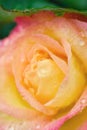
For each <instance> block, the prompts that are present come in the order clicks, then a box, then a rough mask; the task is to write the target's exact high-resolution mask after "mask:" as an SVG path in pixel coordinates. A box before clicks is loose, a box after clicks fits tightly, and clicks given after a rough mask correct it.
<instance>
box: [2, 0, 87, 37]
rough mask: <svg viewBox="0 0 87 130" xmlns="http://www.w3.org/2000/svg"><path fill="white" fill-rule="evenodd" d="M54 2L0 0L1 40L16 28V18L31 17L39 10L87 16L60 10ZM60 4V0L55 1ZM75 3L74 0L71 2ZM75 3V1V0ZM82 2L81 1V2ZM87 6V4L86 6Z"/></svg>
mask: <svg viewBox="0 0 87 130" xmlns="http://www.w3.org/2000/svg"><path fill="white" fill-rule="evenodd" d="M52 1H53V0H0V5H1V6H2V7H3V8H4V9H3V8H2V7H0V38H4V37H6V36H7V35H8V34H9V32H10V30H11V29H12V28H13V27H14V26H15V23H14V22H13V21H14V19H15V17H17V16H24V15H30V14H32V13H35V12H37V11H39V10H52V11H54V12H55V13H56V15H63V14H64V13H65V12H76V13H81V14H83V15H87V11H86V10H85V11H77V10H73V9H65V8H59V7H58V6H57V5H56V4H52V3H51V2H52ZM54 1H56V2H58V0H54ZM60 1H62V2H65V4H66V3H67V2H69V1H70V0H65V1H64V0H59V2H60ZM71 1H73V0H71ZM74 1H75V0H74ZM80 1H81V0H80ZM86 5H87V4H86Z"/></svg>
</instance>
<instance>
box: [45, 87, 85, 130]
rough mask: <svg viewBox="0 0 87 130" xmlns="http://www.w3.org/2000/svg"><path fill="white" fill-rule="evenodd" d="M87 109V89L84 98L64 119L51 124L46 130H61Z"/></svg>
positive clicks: (81, 98) (82, 97)
mask: <svg viewBox="0 0 87 130" xmlns="http://www.w3.org/2000/svg"><path fill="white" fill-rule="evenodd" d="M85 107H87V89H86V90H85V91H84V92H83V94H82V96H81V97H80V99H79V100H78V102H77V103H76V104H75V106H74V107H73V108H72V109H71V110H70V111H69V112H68V113H67V114H66V115H65V116H63V117H61V118H59V119H58V120H55V121H53V122H51V123H49V124H48V125H47V126H46V127H45V128H44V129H45V130H59V128H60V127H61V126H62V125H63V124H64V123H65V122H66V121H67V120H69V119H71V118H72V117H74V116H75V115H77V114H78V113H79V112H82V110H83V109H84V108H85ZM44 129H43V130H44Z"/></svg>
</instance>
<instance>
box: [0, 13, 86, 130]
mask: <svg viewBox="0 0 87 130" xmlns="http://www.w3.org/2000/svg"><path fill="white" fill-rule="evenodd" d="M15 22H16V26H15V27H14V28H13V29H12V31H11V32H10V34H9V35H8V36H7V37H5V38H4V39H2V40H0V130H69V129H70V130H86V129H87V116H86V115H87V17H86V16H83V15H80V14H74V13H65V14H64V15H62V16H57V15H56V14H55V13H54V12H53V11H46V10H42V11H37V12H36V13H34V14H31V15H30V16H18V17H16V18H15Z"/></svg>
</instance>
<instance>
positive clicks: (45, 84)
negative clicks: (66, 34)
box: [24, 57, 64, 103]
mask: <svg viewBox="0 0 87 130" xmlns="http://www.w3.org/2000/svg"><path fill="white" fill-rule="evenodd" d="M63 78H64V73H63V72H62V71H61V69H60V68H59V67H58V65H57V64H56V63H55V62H54V61H53V60H52V59H50V58H47V57H45V58H40V60H36V58H35V57H33V59H32V61H31V63H30V64H29V65H28V66H27V68H26V69H25V71H24V82H25V84H26V85H27V86H28V89H29V91H30V92H32V94H33V95H34V96H35V97H36V98H37V99H38V100H39V101H40V102H41V103H46V102H47V101H49V100H51V99H52V98H53V97H54V96H55V95H56V93H57V91H58V88H59V86H60V84H61V82H62V80H63Z"/></svg>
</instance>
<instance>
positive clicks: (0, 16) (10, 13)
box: [0, 7, 87, 23]
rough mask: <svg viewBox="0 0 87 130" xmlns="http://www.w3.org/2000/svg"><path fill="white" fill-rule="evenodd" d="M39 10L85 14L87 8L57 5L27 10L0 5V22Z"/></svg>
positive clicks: (86, 13) (59, 13)
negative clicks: (8, 8) (80, 8)
mask: <svg viewBox="0 0 87 130" xmlns="http://www.w3.org/2000/svg"><path fill="white" fill-rule="evenodd" d="M40 10H51V11H53V12H54V13H55V14H56V15H63V14H64V13H66V12H68V13H69V12H73V13H79V14H83V15H86V16H87V10H84V11H78V10H74V9H66V8H59V7H44V8H32V9H27V10H23V11H21V10H15V9H14V10H5V9H3V8H2V7H0V23H9V22H12V21H14V19H15V17H17V16H26V15H31V14H33V13H35V12H38V11H40Z"/></svg>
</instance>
